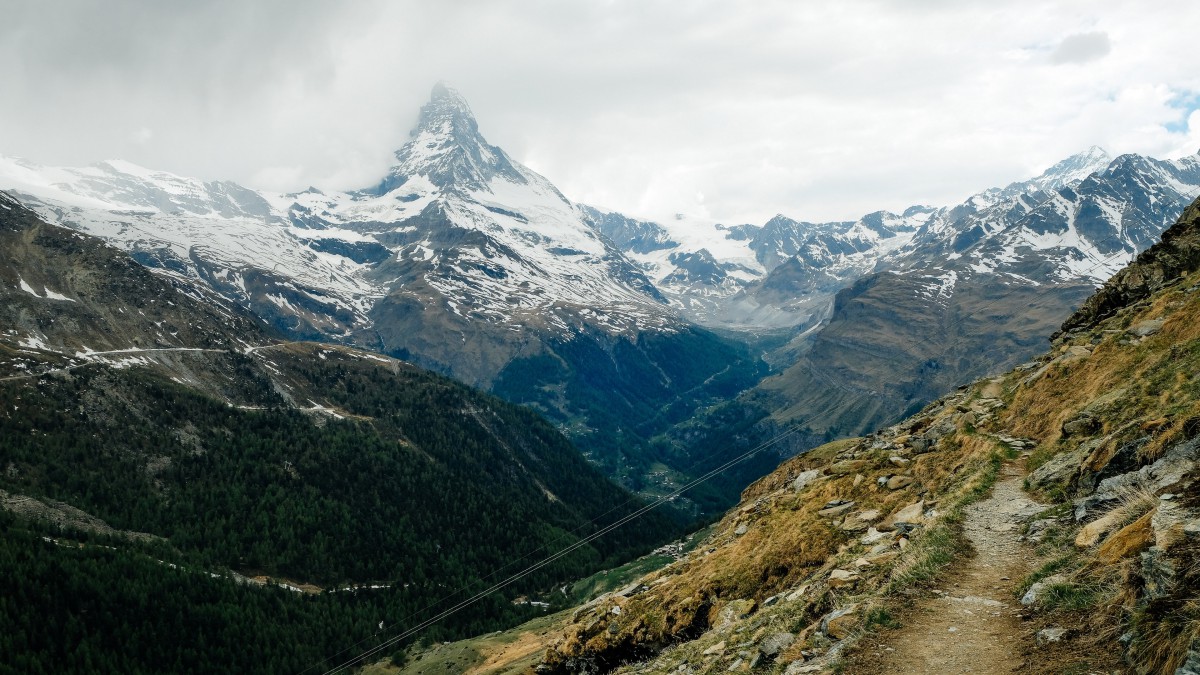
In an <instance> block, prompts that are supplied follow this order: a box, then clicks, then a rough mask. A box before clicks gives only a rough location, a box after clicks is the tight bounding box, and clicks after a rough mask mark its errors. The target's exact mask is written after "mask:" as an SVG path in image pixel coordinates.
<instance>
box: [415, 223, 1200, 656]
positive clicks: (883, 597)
mask: <svg viewBox="0 0 1200 675" xmlns="http://www.w3.org/2000/svg"><path fill="white" fill-rule="evenodd" d="M1064 331H1065V332H1062V333H1061V334H1059V335H1058V336H1056V338H1055V340H1054V342H1053V347H1052V349H1051V351H1050V352H1048V353H1046V354H1044V355H1043V356H1041V357H1040V358H1038V359H1036V360H1034V361H1031V362H1029V363H1026V364H1023V365H1021V366H1019V367H1018V368H1016V369H1014V370H1013V371H1011V372H1009V373H1008V374H1006V375H1004V376H1001V377H996V378H992V379H985V380H980V381H978V382H975V383H974V384H971V385H969V386H965V387H962V388H960V389H959V390H957V391H955V392H954V393H953V394H951V395H949V396H946V397H943V398H941V399H939V400H937V401H935V402H934V403H932V404H930V405H929V406H928V407H926V408H925V409H924V410H922V411H921V412H920V413H919V414H917V415H915V416H913V417H910V418H908V419H906V420H905V421H903V422H901V423H900V424H897V425H894V426H891V427H888V428H885V429H882V430H880V431H878V432H876V433H874V434H872V435H870V436H867V437H864V438H858V439H851V440H846V441H839V442H835V443H832V444H829V445H826V446H822V447H821V448H818V449H816V450H814V451H812V452H810V453H807V454H805V455H803V456H800V457H796V458H794V459H792V460H789V461H788V462H785V463H784V464H783V465H781V466H780V467H779V469H778V470H776V471H775V472H774V473H772V474H771V475H769V476H767V477H765V478H763V479H761V480H760V481H758V482H756V483H755V484H753V485H752V486H750V487H749V488H747V489H746V491H745V492H744V493H743V495H742V501H741V503H740V504H739V506H738V507H736V508H735V509H733V510H731V511H730V512H729V513H728V514H727V515H726V516H725V517H724V519H723V520H722V521H721V522H720V523H719V524H718V525H717V526H716V527H715V530H714V533H713V534H712V535H711V539H710V540H709V541H707V542H706V543H705V544H703V545H701V546H699V547H698V548H696V549H695V550H694V551H693V552H691V553H690V554H688V555H686V556H684V557H683V558H682V559H680V560H678V561H677V562H674V563H672V564H670V565H668V566H666V567H664V568H663V569H661V570H659V571H657V572H654V573H652V574H650V575H648V576H646V577H644V578H642V579H641V580H640V581H639V582H637V583H635V584H632V585H630V586H629V587H627V588H625V589H623V590H622V591H620V592H617V593H612V594H608V595H605V596H601V597H600V598H597V599H596V600H594V601H592V602H591V603H589V604H588V605H585V606H583V607H581V608H579V609H578V610H576V611H574V612H573V613H569V614H565V615H563V616H562V617H561V619H560V623H559V624H558V625H557V626H556V627H554V628H553V629H546V628H545V627H544V626H543V627H542V628H541V629H540V630H538V631H528V632H527V633H525V634H521V635H519V636H518V637H517V638H514V639H515V640H516V644H523V645H524V648H523V649H522V650H519V651H520V652H521V655H522V658H524V660H521V659H520V658H516V657H514V658H512V659H509V660H508V661H506V660H505V658H504V657H503V654H504V650H503V649H496V650H495V651H493V652H492V653H486V652H485V653H481V654H480V655H479V657H480V658H479V659H478V660H477V661H476V662H475V664H474V666H472V667H474V668H475V670H474V671H472V672H520V671H522V670H528V669H534V670H536V671H537V672H543V673H567V672H594V673H603V672H612V671H619V672H638V673H667V672H679V673H717V672H729V671H732V672H739V671H741V672H764V673H789V674H792V673H819V672H840V671H843V670H845V671H847V672H856V673H857V672H896V671H895V670H892V669H889V668H894V667H896V664H895V663H894V662H893V661H889V660H888V659H892V658H894V657H891V656H888V655H887V650H888V649H895V647H883V646H881V645H887V644H889V640H891V638H895V637H897V636H905V635H908V636H913V635H918V636H919V635H922V634H924V633H922V632H921V631H913V632H911V633H906V632H904V631H906V630H907V629H906V628H905V627H904V626H906V625H907V626H908V628H909V629H911V628H914V627H915V628H924V627H925V625H924V624H923V623H922V622H925V621H928V620H929V619H928V616H929V611H928V610H929V603H930V602H932V600H931V598H936V597H938V594H939V593H941V594H942V595H946V596H948V597H949V599H948V600H947V602H951V603H953V602H955V601H956V599H957V601H961V602H963V603H967V604H966V605H963V607H964V608H966V609H967V610H968V611H972V612H974V613H976V614H980V615H983V616H989V615H991V616H994V617H995V625H996V626H997V628H996V630H995V631H994V634H995V635H1001V634H1003V635H1005V638H1004V641H1003V646H1004V648H1005V649H1004V652H1005V653H1006V654H1008V655H1010V656H1011V655H1016V659H1015V662H1016V667H1018V669H1019V670H1020V672H1034V673H1041V672H1044V673H1050V672H1064V670H1065V669H1066V668H1068V667H1070V668H1076V669H1077V670H1078V672H1095V671H1101V672H1111V671H1112V670H1113V669H1117V670H1126V671H1128V672H1136V673H1178V674H1180V675H1183V674H1184V673H1194V672H1200V597H1198V596H1197V592H1198V591H1197V589H1198V588H1200V584H1198V582H1200V579H1197V575H1200V496H1198V491H1197V489H1196V479H1197V478H1198V477H1200V466H1198V464H1197V461H1198V460H1200V379H1198V378H1197V375H1196V373H1197V372H1200V202H1198V203H1194V204H1193V205H1192V206H1190V207H1189V208H1188V209H1187V210H1186V212H1185V213H1184V215H1183V216H1182V217H1181V218H1180V220H1179V222H1178V223H1177V224H1176V225H1174V226H1173V227H1172V228H1170V230H1169V231H1168V232H1167V233H1166V234H1165V235H1164V236H1163V241H1162V242H1161V243H1159V244H1157V245H1155V246H1154V247H1152V248H1151V249H1149V250H1148V251H1146V252H1144V253H1143V254H1141V255H1140V256H1139V257H1138V258H1137V260H1136V261H1135V262H1134V263H1132V264H1131V265H1130V266H1129V267H1128V268H1126V269H1125V270H1123V271H1122V272H1121V273H1119V274H1118V275H1117V276H1116V277H1114V278H1113V279H1112V280H1111V281H1109V282H1108V283H1107V284H1106V285H1105V287H1104V288H1103V289H1101V291H1099V292H1098V293H1097V294H1096V295H1095V296H1094V297H1093V298H1092V299H1090V300H1089V301H1088V302H1087V303H1086V304H1085V305H1084V307H1083V308H1082V309H1081V310H1080V311H1079V312H1078V313H1077V314H1076V315H1075V316H1073V317H1072V318H1071V319H1070V320H1068V321H1067V322H1066V324H1065V326H1064ZM1026 472H1028V476H1027V477H1026V478H1025V479H1024V480H1023V481H1022V482H1021V484H1020V485H1018V484H1017V483H1013V482H1011V481H1008V482H1003V481H1002V483H1001V484H1002V485H1005V486H1006V487H1005V490H1010V491H1013V492H1012V494H1011V495H1009V497H1010V498H1005V499H999V500H998V499H996V498H995V497H993V498H990V499H989V500H988V501H982V502H981V501H980V500H981V499H983V498H984V497H985V496H986V495H988V494H989V493H990V491H991V490H992V489H993V486H994V485H995V484H996V482H997V480H998V479H1000V478H1003V477H1004V476H1005V475H1020V474H1024V473H1026ZM1019 488H1023V491H1024V492H1025V493H1026V494H1022V489H1019ZM1004 494H1008V492H1005V493H1004ZM998 496H1001V497H1002V496H1003V495H1000V494H999V493H998ZM1025 500H1028V501H1025ZM1000 502H1004V504H1000ZM1039 502H1040V504H1041V505H1038V503H1039ZM1017 503H1020V504H1022V505H1023V506H1028V508H1024V507H1023V508H1016V509H1007V508H1001V507H1002V506H1005V505H1008V506H1011V505H1013V504H1017ZM972 504H975V506H974V507H972V506H971V505H972ZM993 506H995V508H992V507H993ZM981 509H982V510H983V513H984V516H985V520H986V517H988V514H989V513H990V514H992V515H995V514H997V513H1000V512H1001V511H1003V512H1004V513H1003V514H1002V517H999V516H998V517H997V518H995V519H994V520H995V522H996V523H997V525H996V527H997V528H1000V529H1003V528H1017V529H1015V530H1014V532H1015V534H1017V535H1018V536H1012V537H1009V538H1007V539H1005V538H1000V539H997V540H996V541H997V542H999V543H997V546H999V548H998V549H996V550H992V549H989V548H986V547H985V546H983V545H981V544H980V543H979V541H978V540H976V539H975V537H970V538H968V536H967V534H968V533H969V532H970V531H972V528H977V527H978V523H977V522H976V521H973V520H972V518H973V517H975V516H972V514H973V513H975V514H978V513H980V510H981ZM964 523H965V525H964ZM972 523H975V524H972ZM972 544H974V545H975V547H974V548H973V547H972ZM982 556H1007V557H1010V558H1012V559H1023V560H1024V561H1025V564H1024V565H1023V568H1022V571H1023V572H1024V570H1029V571H1028V572H1027V573H1024V575H1023V576H1021V577H1019V578H1018V577H1005V576H996V577H995V578H994V584H993V586H992V587H991V588H990V589H989V592H993V593H998V594H999V597H1000V598H1001V599H994V598H981V597H979V596H970V595H966V596H962V594H961V593H958V592H956V589H955V587H956V586H960V587H963V588H966V587H968V584H967V581H966V579H965V577H962V578H960V577H959V576H956V575H961V574H964V571H965V570H969V569H971V565H972V561H973V560H977V559H978V558H979V557H982ZM944 589H950V590H944ZM960 596H961V597H960ZM971 603H976V604H975V605H974V606H973V608H972V607H967V605H969V604H971ZM993 603H995V604H993ZM1002 624H1003V625H1008V626H1009V627H1010V628H1011V633H1010V634H1004V633H1003V632H1002V630H1001V628H999V627H1000V626H1001V625H1002ZM983 625H984V626H987V625H988V624H987V623H986V622H985V623H984V624H983ZM951 627H952V628H953V627H954V626H951ZM947 632H950V631H947ZM963 639H968V636H964V637H963ZM531 645H532V646H531ZM534 647H537V648H538V649H534ZM543 647H544V648H545V651H544V653H540V652H539V649H540V648H543ZM905 648H906V649H907V650H908V653H910V654H922V653H929V652H931V651H933V650H937V649H940V648H941V645H939V644H934V643H930V644H927V645H926V644H923V643H922V642H921V641H920V640H919V639H918V640H917V642H915V643H908V644H906V645H905ZM536 653H540V654H541V655H540V656H536V657H534V656H531V655H533V654H536ZM981 658H982V657H981ZM414 663H415V664H418V665H417V666H414V667H417V668H418V669H419V663H420V659H418V660H417V661H415V662H414ZM910 665H911V664H910ZM973 665H974V666H975V667H976V669H977V670H978V671H979V672H992V671H989V670H988V669H987V667H988V664H986V663H982V662H980V663H975V664H973ZM993 665H994V664H993ZM1010 671H1011V667H1009V668H1007V669H1005V670H1004V671H1003V672H1010ZM413 672H416V671H415V670H414V671H413ZM430 672H432V671H430ZM901 672H903V669H902V670H901ZM997 672H999V671H997ZM1072 672H1074V671H1072Z"/></svg>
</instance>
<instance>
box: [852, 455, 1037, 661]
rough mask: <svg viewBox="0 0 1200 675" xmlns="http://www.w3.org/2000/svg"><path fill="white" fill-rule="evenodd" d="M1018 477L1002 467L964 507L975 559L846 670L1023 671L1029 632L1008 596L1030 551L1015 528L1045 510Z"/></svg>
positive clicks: (872, 641) (871, 639) (871, 641)
mask: <svg viewBox="0 0 1200 675" xmlns="http://www.w3.org/2000/svg"><path fill="white" fill-rule="evenodd" d="M1023 475H1024V474H1023V473H1022V472H1021V471H1020V469H1019V467H1018V466H1015V465H1011V464H1006V465H1005V466H1004V467H1003V468H1002V473H1001V476H1000V480H999V481H998V482H997V483H996V485H995V487H994V488H993V490H992V494H991V496H989V497H988V498H986V499H983V500H981V501H979V502H977V503H975V504H972V505H971V506H968V507H967V509H966V518H965V521H964V523H963V529H964V532H965V534H966V537H967V539H968V540H969V541H970V542H971V545H972V546H973V547H974V548H975V556H973V557H971V558H969V559H968V560H966V561H965V564H963V565H962V567H960V568H957V569H954V570H953V571H952V572H951V573H950V574H949V575H948V576H947V578H946V579H945V580H944V581H943V583H942V585H941V586H939V587H938V588H937V589H935V590H934V591H932V593H931V596H930V597H929V598H927V599H924V600H921V601H918V603H917V606H916V607H915V608H914V609H913V610H912V611H911V612H907V613H906V615H905V616H904V617H903V619H902V623H903V625H902V626H901V627H900V628H898V629H896V630H892V631H883V632H880V633H876V634H873V635H869V636H867V637H866V638H864V640H863V642H862V643H861V644H860V645H859V648H858V650H857V652H858V654H857V658H855V659H853V661H854V663H852V664H851V666H850V668H849V669H847V671H846V672H849V673H856V674H857V673H888V674H892V673H923V674H930V675H934V674H936V675H943V674H949V673H982V674H987V675H992V674H995V675H1001V674H1003V675H1011V673H1014V672H1016V671H1018V670H1020V669H1021V668H1022V666H1023V665H1024V657H1023V656H1022V653H1023V652H1024V649H1023V644H1022V643H1023V641H1024V640H1026V639H1028V634H1027V627H1026V626H1024V625H1023V624H1022V621H1021V618H1020V612H1021V605H1020V603H1019V602H1017V600H1016V599H1015V598H1014V597H1013V593H1014V590H1015V588H1016V586H1017V584H1018V583H1019V582H1020V580H1021V578H1022V577H1023V576H1025V575H1026V574H1028V573H1029V572H1031V571H1032V568H1033V566H1034V564H1035V558H1036V554H1035V553H1034V551H1033V549H1032V547H1030V546H1029V545H1028V544H1026V543H1024V542H1023V541H1021V531H1022V526H1023V522H1024V521H1025V520H1026V519H1027V518H1029V516H1031V515H1033V514H1036V513H1038V512H1040V511H1041V510H1043V509H1044V508H1046V506H1045V505H1042V504H1038V503H1037V502H1035V501H1033V500H1032V499H1030V498H1029V496H1028V495H1027V494H1025V492H1024V491H1023V490H1022V489H1021V481H1022V478H1023Z"/></svg>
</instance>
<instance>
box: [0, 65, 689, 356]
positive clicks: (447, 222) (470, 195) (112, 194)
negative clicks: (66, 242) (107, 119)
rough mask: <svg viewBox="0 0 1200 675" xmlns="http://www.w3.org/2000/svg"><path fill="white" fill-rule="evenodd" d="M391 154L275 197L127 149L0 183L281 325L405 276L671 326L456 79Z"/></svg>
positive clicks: (627, 269) (472, 298) (531, 312)
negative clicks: (351, 183)
mask: <svg viewBox="0 0 1200 675" xmlns="http://www.w3.org/2000/svg"><path fill="white" fill-rule="evenodd" d="M396 162H397V163H396V164H395V166H394V167H393V168H392V169H391V170H390V171H389V173H388V175H387V176H386V177H385V178H384V179H383V180H382V181H381V182H380V183H379V184H378V185H377V186H376V187H375V188H372V189H367V190H361V191H356V192H348V193H341V192H331V193H324V192H321V191H319V190H316V189H310V190H307V191H304V192H300V193H295V194H277V193H268V192H261V191H254V190H249V189H247V188H243V187H241V186H239V185H237V184H235V183H230V182H204V181H199V180H196V179H190V178H183V177H179V176H175V175H173V174H169V173H165V172H159V171H152V170H149V169H145V168H142V167H139V166H136V165H134V164H131V163H128V162H121V161H109V162H102V163H100V164H97V165H94V166H91V167H84V168H55V167H43V166H39V165H36V164H33V163H31V162H27V161H24V160H19V159H15V158H8V157H0V188H4V189H9V190H13V191H15V192H17V193H18V194H20V195H21V196H22V198H23V200H24V201H25V202H27V203H29V204H30V205H31V206H32V207H33V208H35V210H37V211H39V213H41V214H42V215H43V216H45V217H47V218H50V219H51V220H53V221H57V222H61V223H64V224H67V225H71V226H73V227H76V228H78V229H80V230H82V231H85V232H87V233H89V234H94V235H97V236H100V237H102V238H104V239H105V240H107V241H109V242H110V243H112V244H115V245H117V246H119V247H121V248H124V249H126V250H129V251H131V252H133V253H134V254H135V255H136V256H138V258H139V260H141V261H142V262H145V263H147V264H151V265H152V266H155V267H158V268H159V269H161V270H164V271H167V272H168V273H173V274H179V275H183V276H187V277H189V278H191V279H193V280H202V281H204V282H206V283H209V284H210V285H214V286H215V287H217V289H218V290H219V292H221V293H222V294H223V295H227V296H230V297H232V298H234V299H236V300H238V301H240V302H242V303H244V304H247V305H249V306H251V307H252V308H253V307H255V306H256V305H257V306H259V307H258V308H257V309H262V306H263V305H264V304H265V303H270V304H272V305H274V306H275V307H274V309H269V308H268V309H267V311H260V313H261V314H266V315H268V316H272V317H276V319H277V320H278V321H280V322H283V323H284V324H285V326H284V327H288V326H287V325H286V324H287V323H288V322H291V323H293V324H295V325H307V326H310V327H311V328H313V329H315V330H317V331H320V332H325V333H330V334H331V335H332V336H334V337H342V338H349V337H350V336H352V335H353V334H354V333H355V332H358V331H362V330H367V329H369V328H370V326H371V323H372V321H371V317H370V311H371V309H372V308H373V307H375V305H376V304H377V303H378V301H379V299H381V298H382V297H384V296H386V295H388V294H389V293H391V292H395V291H396V290H398V289H397V288H396V284H395V282H396V281H397V280H399V279H406V280H408V281H411V280H412V277H414V276H419V277H421V278H422V279H423V281H424V282H426V284H425V285H426V287H427V290H431V291H433V292H434V294H435V295H437V296H438V297H436V298H426V299H425V300H426V301H427V302H432V303H437V304H441V305H442V306H444V307H446V308H447V309H449V311H451V312H453V313H455V314H457V315H459V316H461V317H463V318H464V319H466V320H470V321H485V322H497V323H507V324H519V323H520V322H521V321H522V320H524V319H528V318H530V317H531V316H533V317H536V318H538V319H539V320H541V321H544V322H546V323H548V324H551V325H553V326H555V327H557V329H559V330H569V329H570V326H571V325H572V324H573V323H577V322H578V321H579V320H580V319H581V316H582V317H583V318H582V320H583V321H585V322H590V323H594V324H596V325H598V326H600V327H602V328H603V329H605V330H610V331H632V330H639V329H662V330H670V329H671V328H672V326H674V325H676V324H678V323H679V320H678V319H677V318H675V317H674V316H673V315H672V313H671V312H670V311H669V310H668V309H667V308H665V307H664V306H663V305H662V302H661V300H660V298H659V297H658V296H657V292H656V291H655V290H654V288H653V286H652V285H651V284H650V282H649V281H648V280H647V279H645V277H644V276H642V275H641V273H640V272H639V271H638V270H637V269H636V268H635V267H634V266H632V265H631V264H630V263H629V262H628V261H627V260H626V259H625V257H624V256H623V255H622V254H621V253H620V252H619V251H618V250H616V249H615V248H614V247H613V246H612V245H611V244H609V243H608V242H606V241H604V240H603V239H602V238H601V237H599V236H597V234H596V233H595V232H594V231H593V230H592V229H591V228H589V227H587V226H586V225H585V224H584V223H583V221H582V217H581V215H580V213H579V211H578V210H577V209H576V207H575V206H574V205H573V204H572V203H570V202H569V201H568V200H567V199H566V198H565V197H563V195H562V194H561V193H560V192H559V191H558V190H557V189H556V188H555V187H554V186H553V185H552V184H550V182H549V181H547V180H546V179H545V178H543V177H542V176H540V175H538V174H536V173H534V172H532V171H530V170H529V169H527V168H525V167H523V166H521V165H520V164H518V163H516V162H514V161H512V160H511V159H510V158H509V157H508V156H507V155H506V154H505V153H504V152H503V151H502V150H500V149H499V148H496V147H495V146H491V145H489V144H487V142H486V141H485V140H484V139H483V137H482V136H481V135H480V134H479V131H478V124H477V123H476V121H475V119H474V117H473V116H472V114H471V112H470V108H469V107H468V106H467V104H466V102H465V101H464V100H463V99H462V97H461V96H460V95H459V94H458V93H457V92H455V91H454V90H453V89H450V88H449V87H446V86H445V85H443V84H439V85H438V86H437V87H435V88H434V90H433V95H432V98H431V100H430V102H429V103H428V104H427V105H426V106H425V107H424V108H423V109H422V111H421V116H420V121H419V123H418V125H417V127H416V128H415V129H414V130H413V132H412V138H411V139H410V140H409V142H408V143H406V144H405V145H404V147H402V148H401V149H400V150H398V151H397V152H396ZM470 233H475V234H470ZM476 239H477V240H476ZM451 240H453V241H451ZM256 283H262V284H266V285H267V286H272V288H266V289H264V288H258V289H255V288H254V286H255V285H256Z"/></svg>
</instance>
